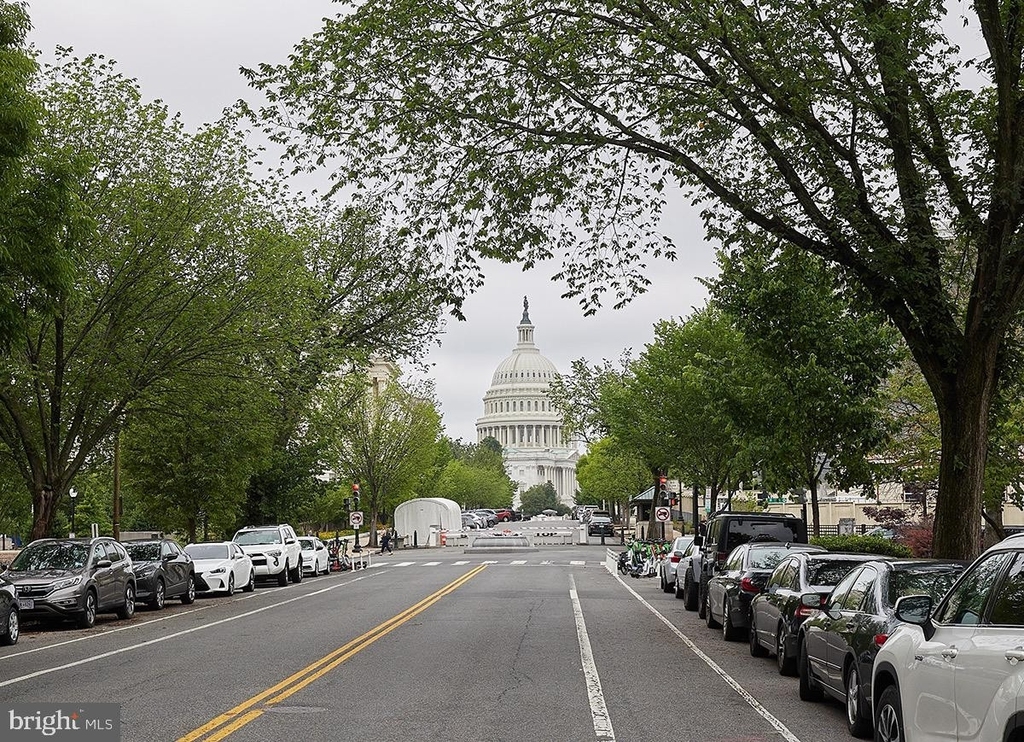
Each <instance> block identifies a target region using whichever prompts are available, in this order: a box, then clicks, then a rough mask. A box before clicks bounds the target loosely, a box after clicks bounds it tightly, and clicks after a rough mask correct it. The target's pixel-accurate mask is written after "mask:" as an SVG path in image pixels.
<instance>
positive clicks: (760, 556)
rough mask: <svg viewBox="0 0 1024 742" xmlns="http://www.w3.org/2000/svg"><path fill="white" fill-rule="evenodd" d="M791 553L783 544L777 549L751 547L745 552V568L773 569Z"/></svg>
mask: <svg viewBox="0 0 1024 742" xmlns="http://www.w3.org/2000/svg"><path fill="white" fill-rule="evenodd" d="M792 553H793V552H792V551H790V550H789V549H787V548H786V547H784V546H782V547H779V548H778V549H761V548H758V549H751V550H750V552H749V553H748V554H747V569H765V570H768V569H775V567H776V566H778V564H779V562H781V561H782V560H783V559H785V558H786V557H787V556H789V555H790V554H792Z"/></svg>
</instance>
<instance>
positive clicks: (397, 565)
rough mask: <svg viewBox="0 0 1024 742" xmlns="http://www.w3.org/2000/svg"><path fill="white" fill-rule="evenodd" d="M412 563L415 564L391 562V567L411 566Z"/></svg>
mask: <svg viewBox="0 0 1024 742" xmlns="http://www.w3.org/2000/svg"><path fill="white" fill-rule="evenodd" d="M414 564H416V562H398V564H393V565H391V566H393V567H411V566H412V565H414Z"/></svg>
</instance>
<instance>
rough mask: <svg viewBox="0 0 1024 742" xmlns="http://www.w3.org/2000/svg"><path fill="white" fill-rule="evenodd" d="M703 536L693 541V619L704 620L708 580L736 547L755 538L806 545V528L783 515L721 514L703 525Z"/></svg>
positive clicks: (798, 519) (794, 519)
mask: <svg viewBox="0 0 1024 742" xmlns="http://www.w3.org/2000/svg"><path fill="white" fill-rule="evenodd" d="M704 533H705V535H704V536H697V537H696V538H695V539H694V541H695V542H697V543H698V544H700V547H701V559H700V580H699V581H698V583H699V588H700V589H699V592H698V598H697V615H698V616H700V617H701V618H706V617H707V616H706V613H705V607H706V606H707V603H708V599H707V597H708V596H707V589H708V580H710V579H711V578H712V577H713V576H714V575H715V573H716V572H718V570H719V569H720V568H721V567H722V565H724V564H725V560H726V559H727V558H728V556H729V554H730V553H731V552H732V550H733V549H735V548H736V547H737V546H742V545H743V544H745V543H747V542H748V541H751V540H753V539H754V538H757V537H758V536H760V537H762V538H769V537H770V538H773V539H775V540H776V541H780V542H782V543H784V544H785V543H794V544H806V543H807V524H806V523H804V521H803V520H802V519H800V518H797V517H795V516H792V515H788V514H783V513H737V512H733V511H729V510H726V511H721V512H718V513H715V514H714V515H712V516H711V518H710V519H709V520H708V522H707V523H706V524H705V528H704Z"/></svg>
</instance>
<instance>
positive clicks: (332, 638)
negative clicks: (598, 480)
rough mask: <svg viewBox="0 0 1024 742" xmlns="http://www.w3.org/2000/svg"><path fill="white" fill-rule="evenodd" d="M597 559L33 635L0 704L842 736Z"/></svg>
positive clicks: (304, 727)
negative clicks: (70, 703) (71, 703)
mask: <svg viewBox="0 0 1024 742" xmlns="http://www.w3.org/2000/svg"><path fill="white" fill-rule="evenodd" d="M605 556H606V553H605V549H602V548H601V547H599V546H581V547H571V548H542V549H540V550H537V551H528V552H522V553H513V554H509V553H495V554H472V553H462V552H461V550H452V549H447V550H439V549H429V550H424V549H417V550H414V549H404V550H401V551H399V552H398V553H396V554H394V555H388V556H385V557H381V558H379V559H376V558H375V560H374V562H373V563H374V566H373V567H371V568H370V569H367V570H358V571H356V572H350V573H342V574H337V573H334V574H331V575H330V576H325V577H321V578H317V579H309V580H305V581H303V582H302V583H301V584H299V585H291V586H289V587H287V588H272V587H266V586H260V587H258V588H257V591H256V592H255V593H253V594H251V595H248V594H238V595H236V596H234V597H233V598H231V599H200V600H199V601H197V603H196V604H194V605H193V606H174V607H172V608H169V609H168V610H167V611H165V612H162V613H159V614H157V613H150V612H146V611H140V612H139V613H138V614H137V616H136V617H135V618H134V619H132V620H131V621H130V622H129V623H124V622H119V621H116V620H105V619H101V621H100V622H99V624H98V625H97V627H96V629H94V630H92V631H80V630H74V629H70V628H69V629H67V630H58V631H45V632H35V631H33V630H31V629H29V631H28V633H26V634H25V635H24V637H23V639H22V641H21V642H20V643H19V645H18V646H17V647H16V651H13V652H5V653H4V654H3V655H0V668H2V680H0V688H2V689H3V691H2V692H3V694H4V697H5V698H6V699H8V702H9V703H19V702H33V703H40V702H47V701H57V702H66V701H67V699H69V698H73V699H74V700H75V701H76V702H82V703H85V702H93V701H96V702H99V701H112V700H115V699H116V700H117V701H118V702H120V703H121V704H122V715H121V723H122V739H123V740H125V742H136V741H139V740H168V739H181V738H184V739H230V740H254V741H255V740H267V739H278V738H287V737H292V738H294V737H296V736H297V735H298V736H301V737H302V738H305V739H335V738H350V739H354V738H375V739H407V738H416V739H425V740H442V739H479V740H522V739H538V740H556V739H559V740H568V739H571V740H587V739H593V740H608V739H612V738H613V737H612V736H611V735H610V734H609V733H608V730H609V729H610V730H611V733H613V734H614V739H618V740H632V739H651V740H662V739H664V740H668V739H673V740H693V741H694V742H696V741H697V740H701V741H702V742H704V741H722V742H724V741H725V740H739V739H743V740H749V741H756V740H766V741H767V740H777V739H788V740H804V741H805V742H812V741H814V740H822V739H833V738H836V737H838V736H840V735H841V734H845V731H844V730H843V727H842V724H843V712H842V708H841V707H840V706H839V705H838V704H823V705H822V707H821V708H819V706H818V705H815V706H810V707H809V706H808V705H807V704H804V703H802V702H801V701H799V700H798V698H797V694H796V683H795V680H792V679H782V678H779V676H778V674H777V673H776V670H775V666H774V663H772V662H767V661H765V662H752V660H751V658H750V657H749V655H748V652H747V648H746V645H745V644H744V643H742V642H740V643H725V642H723V641H722V639H721V636H720V632H715V631H711V630H709V629H707V628H706V627H704V626H703V623H702V622H700V621H698V620H697V618H696V614H693V613H687V612H685V611H684V610H683V608H682V602H681V601H677V600H675V599H674V598H673V597H672V596H671V595H669V594H665V593H663V592H661V591H660V590H658V585H657V581H656V580H639V581H637V580H630V579H629V578H626V580H625V581H623V580H622V579H620V578H619V577H617V576H616V574H615V573H614V572H609V571H608V570H607V569H606V567H605ZM584 630H585V635H584V634H583V631H584ZM581 636H583V637H584V638H583V639H582V640H581ZM581 641H582V643H583V646H584V647H585V649H583V650H581ZM588 673H589V675H588ZM588 677H596V678H597V679H599V681H600V689H599V692H595V688H594V685H593V683H588ZM267 691H269V692H267ZM254 699H255V700H254ZM602 708H604V709H606V711H607V716H604V715H603V714H602V712H601V709H602ZM250 712H251V713H250ZM226 713H231V718H230V719H228V718H226V717H222V715H223V714H226ZM595 719H596V722H595ZM236 720H242V721H244V722H245V723H244V724H239V725H238V726H237V728H236V729H234V730H233V731H232V729H231V727H230V725H231V723H232V722H234V721H236ZM207 725H211V726H207ZM783 728H785V729H788V733H787V732H786V731H784V729H783ZM200 729H204V730H205V731H203V732H199V731H197V730H200Z"/></svg>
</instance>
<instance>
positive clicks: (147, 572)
mask: <svg viewBox="0 0 1024 742" xmlns="http://www.w3.org/2000/svg"><path fill="white" fill-rule="evenodd" d="M122 545H123V546H124V548H125V549H126V550H127V552H128V555H129V556H130V557H131V558H132V564H133V565H134V567H135V570H134V571H135V589H136V593H135V597H136V599H137V600H139V601H141V602H144V603H148V604H149V606H150V607H151V608H155V609H156V610H160V609H161V608H163V607H164V604H165V602H166V600H167V599H168V598H180V599H181V602H182V603H184V604H185V605H190V604H191V603H192V602H193V601H195V599H196V571H195V567H193V566H192V557H190V556H189V555H188V554H186V553H185V552H184V551H182V550H181V547H180V546H178V544H177V543H176V542H175V541H173V540H172V539H169V538H163V539H146V540H139V541H126V542H125V543H124V544H122Z"/></svg>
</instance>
